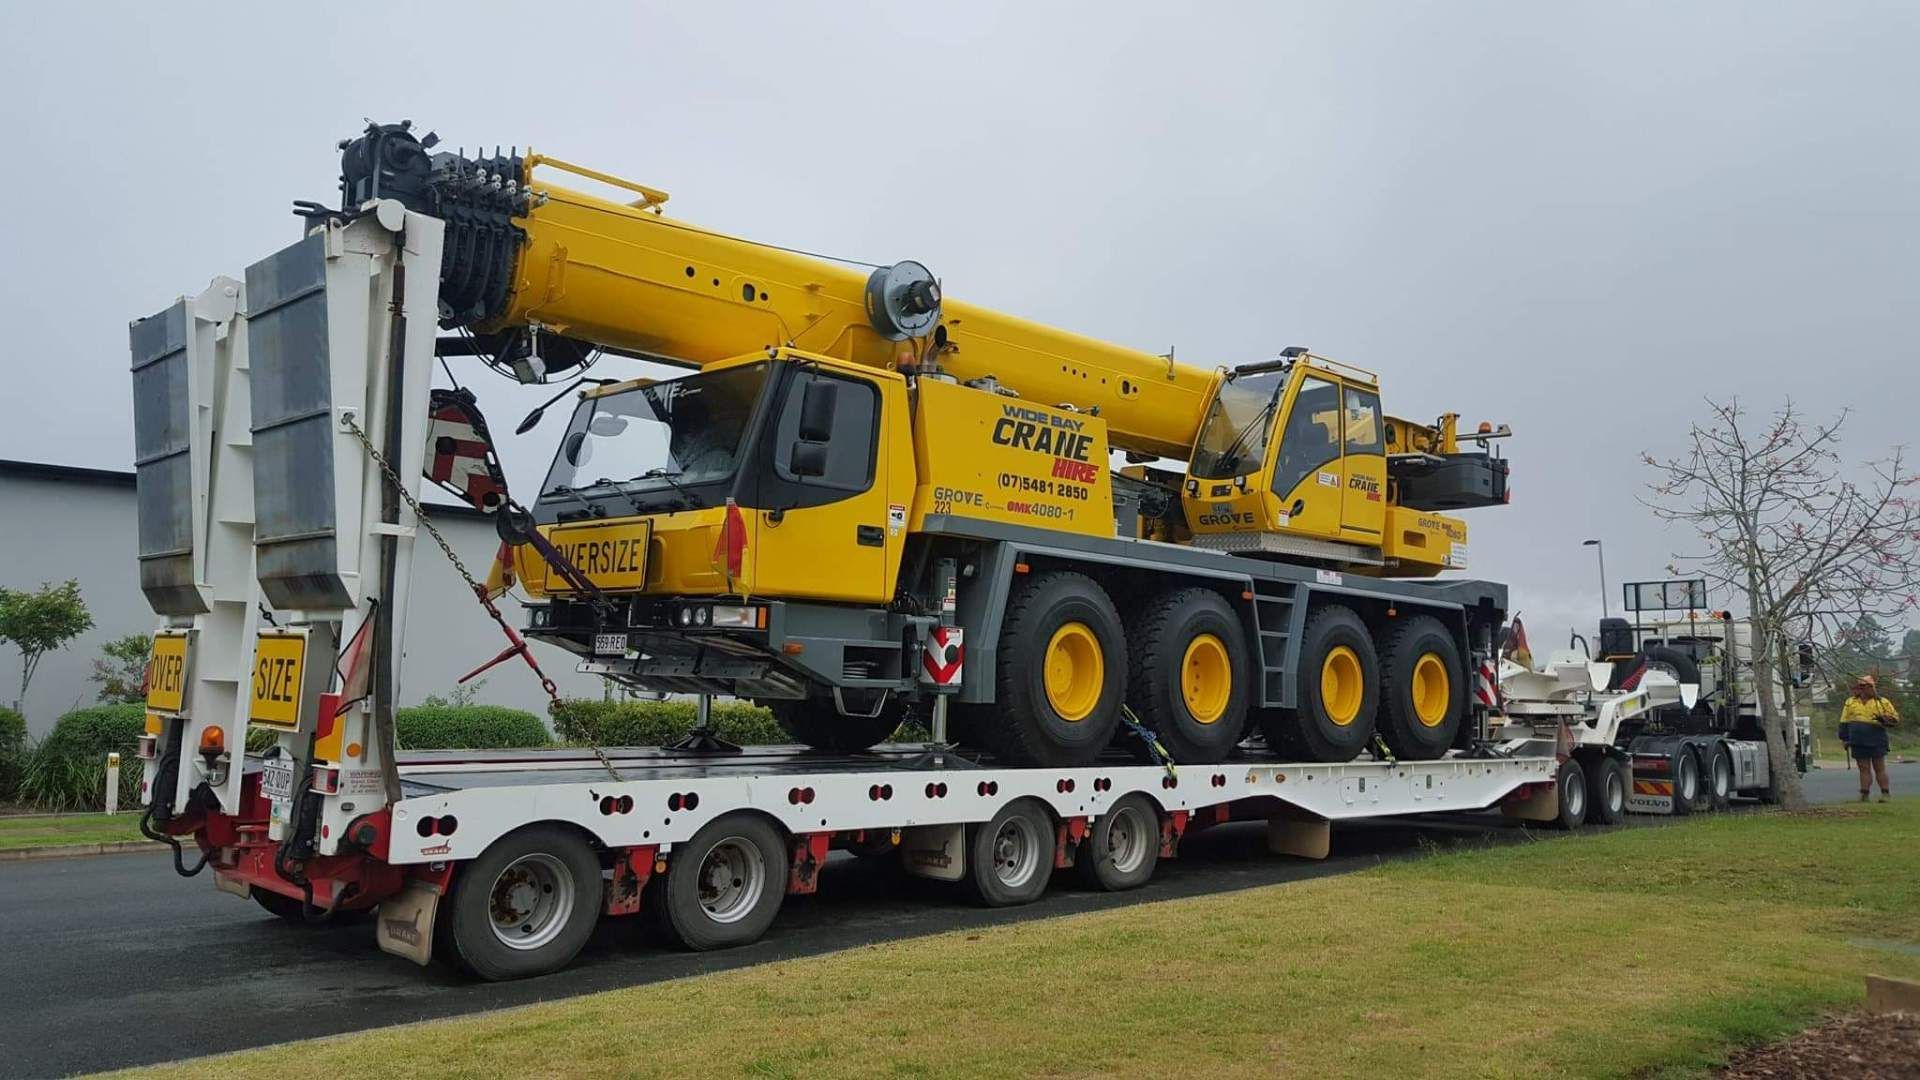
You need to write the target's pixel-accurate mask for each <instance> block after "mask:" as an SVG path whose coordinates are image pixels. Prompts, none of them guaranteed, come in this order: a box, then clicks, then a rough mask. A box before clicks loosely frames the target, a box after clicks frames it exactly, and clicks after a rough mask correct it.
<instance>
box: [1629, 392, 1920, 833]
mask: <svg viewBox="0 0 1920 1080" xmlns="http://www.w3.org/2000/svg"><path fill="white" fill-rule="evenodd" d="M1706 404H1707V411H1708V413H1709V415H1710V420H1709V421H1708V422H1707V423H1706V424H1705V425H1702V424H1694V425H1693V427H1692V430H1691V431H1690V432H1689V433H1688V440H1687V447H1686V449H1685V450H1684V451H1682V452H1681V453H1680V454H1679V455H1677V456H1674V457H1671V458H1667V459H1664V460H1662V459H1658V458H1655V457H1654V456H1652V455H1651V454H1648V455H1644V456H1643V460H1644V461H1645V463H1646V464H1647V465H1648V466H1650V467H1652V468H1653V469H1654V470H1655V471H1656V472H1657V473H1658V474H1659V478H1658V479H1656V480H1655V481H1654V482H1653V483H1652V484H1651V485H1650V486H1651V489H1652V493H1653V498H1652V500H1651V501H1650V503H1649V505H1650V506H1651V507H1652V509H1653V512H1654V513H1655V514H1656V515H1658V516H1659V517H1660V518H1662V519H1663V520H1666V521H1669V522H1683V523H1685V524H1686V525H1688V526H1690V527H1691V528H1692V529H1693V530H1694V531H1695V532H1696V533H1697V534H1698V535H1699V537H1700V540H1701V541H1702V542H1703V544H1704V550H1703V551H1701V552H1699V553H1698V554H1693V555H1681V556H1679V557H1678V558H1679V561H1680V562H1681V563H1682V564H1684V565H1686V566H1687V567H1688V568H1689V569H1691V570H1693V571H1694V572H1696V573H1699V574H1702V575H1704V576H1705V577H1706V578H1707V579H1708V580H1709V582H1710V583H1712V584H1714V585H1717V586H1719V587H1722V588H1725V589H1727V590H1729V591H1731V592H1732V593H1733V594H1734V595H1736V596H1739V597H1742V598H1744V599H1745V600H1746V605H1747V612H1748V616H1749V618H1750V619H1751V620H1752V626H1753V657H1752V661H1753V683H1754V696H1755V698H1756V699H1757V700H1758V702H1759V706H1760V715H1761V720H1762V724H1763V726H1764V727H1765V729H1766V735H1767V758H1768V763H1769V764H1770V765H1771V767H1772V772H1773V775H1774V776H1775V777H1777V778H1778V780H1777V783H1778V785H1779V786H1778V791H1779V794H1780V798H1781V801H1782V802H1783V803H1785V804H1786V805H1787V806H1789V807H1799V806H1804V805H1805V798H1804V796H1803V795H1802V794H1801V791H1800V776H1799V773H1798V772H1797V771H1796V770H1795V769H1794V767H1793V741H1794V740H1793V731H1792V724H1793V711H1794V710H1793V680H1792V678H1791V672H1792V671H1793V665H1792V662H1791V661H1792V656H1791V653H1792V650H1793V643H1794V641H1795V640H1796V639H1797V638H1815V639H1825V640H1828V641H1833V640H1838V639H1839V637H1840V635H1841V634H1842V633H1843V632H1844V631H1845V630H1847V629H1848V628H1851V627H1852V626H1854V625H1855V624H1857V623H1858V622H1859V620H1860V618H1861V617H1862V616H1871V617H1873V618H1874V619H1877V620H1879V621H1880V622H1882V623H1893V622H1897V621H1900V620H1903V619H1904V618H1905V617H1906V616H1907V615H1908V614H1910V613H1911V612H1913V611H1914V610H1916V609H1917V608H1920V601H1917V600H1916V597H1915V591H1916V588H1920V502H1916V501H1915V499H1914V498H1913V496H1914V495H1915V494H1916V493H1917V492H1916V485H1917V484H1920V478H1917V477H1915V475H1914V474H1913V473H1911V472H1909V471H1908V469H1907V466H1906V462H1905V456H1904V451H1903V450H1902V448H1899V447H1895V448H1893V449H1892V450H1890V451H1888V453H1887V454H1886V456H1884V457H1882V458H1879V459H1877V460H1873V461H1867V462H1864V463H1861V464H1859V465H1854V466H1849V465H1848V464H1847V463H1845V462H1843V461H1842V459H1841V457H1840V453H1839V449H1840V441H1841V440H1840V432H1841V429H1842V427H1843V426H1844V425H1845V423H1846V420H1847V413H1846V412H1845V411H1844V410H1843V411H1842V412H1841V413H1840V414H1839V415H1838V416H1836V417H1834V418H1833V419H1832V420H1830V421H1826V422H1823V423H1819V422H1810V421H1808V420H1806V419H1805V418H1804V417H1802V415H1801V414H1800V413H1799V412H1798V411H1797V410H1795V408H1794V406H1793V403H1792V402H1788V403H1787V404H1785V405H1783V406H1781V408H1780V409H1779V410H1778V411H1776V412H1775V413H1773V415H1772V416H1771V417H1768V418H1766V419H1765V420H1764V421H1763V422H1759V423H1756V422H1755V421H1756V419H1757V418H1755V417H1753V416H1751V415H1749V414H1748V413H1747V412H1746V411H1745V410H1743V409H1742V408H1741V407H1740V402H1739V399H1737V398H1735V399H1732V400H1729V401H1727V402H1725V403H1724V404H1723V403H1721V402H1716V401H1713V400H1711V399H1709V400H1708V401H1707V403H1706ZM1776 690H1777V693H1776V692H1775V691H1776ZM1783 705H1784V708H1783Z"/></svg>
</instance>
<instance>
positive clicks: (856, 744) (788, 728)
mask: <svg viewBox="0 0 1920 1080" xmlns="http://www.w3.org/2000/svg"><path fill="white" fill-rule="evenodd" d="M765 704H766V706H767V711H769V712H771V713H773V722H774V723H776V724H778V725H780V730H781V731H784V732H786V733H787V734H788V735H791V736H792V737H793V738H794V739H796V740H798V741H800V742H803V743H805V744H807V745H808V746H811V747H813V748H814V749H816V750H833V751H836V752H839V753H851V752H853V751H857V750H865V749H867V748H868V747H870V746H874V745H877V744H879V743H883V742H886V741H887V736H889V735H892V734H893V732H894V729H896V728H898V727H899V726H900V721H901V718H902V715H903V713H904V712H905V707H904V706H903V705H902V703H901V702H900V700H899V699H898V698H895V699H893V700H891V701H888V702H887V703H886V705H885V706H884V707H882V708H881V710H880V715H879V716H841V715H840V710H839V709H837V708H835V707H834V704H833V699H832V698H822V697H808V698H803V699H798V700H795V699H792V698H785V699H769V700H768V701H767V702H766V703H765Z"/></svg>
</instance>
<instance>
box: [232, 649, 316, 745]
mask: <svg viewBox="0 0 1920 1080" xmlns="http://www.w3.org/2000/svg"><path fill="white" fill-rule="evenodd" d="M306 656H307V639H306V636H305V635H304V634H261V635H260V638H259V640H258V641H256V642H255V643H254V647H253V703H252V706H251V708H249V710H248V712H247V716H248V718H249V719H250V720H252V721H253V722H254V723H256V724H262V725H265V726H267V727H275V728H284V729H286V730H288V731H292V730H294V729H296V728H298V727H299V726H300V675H301V672H300V668H301V665H302V664H303V663H304V662H305V661H306Z"/></svg>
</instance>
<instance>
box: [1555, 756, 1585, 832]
mask: <svg viewBox="0 0 1920 1080" xmlns="http://www.w3.org/2000/svg"><path fill="white" fill-rule="evenodd" d="M1554 784H1555V785H1556V786H1557V787H1558V788H1559V789H1560V800H1559V802H1560V816H1559V817H1556V818H1554V820H1553V825H1554V827H1555V828H1557V829H1565V830H1566V831H1568V832H1572V831H1573V830H1575V829H1578V828H1579V827H1580V826H1582V825H1585V824H1586V823H1587V771H1586V770H1585V769H1583V768H1581V767H1580V762H1578V761H1576V760H1574V759H1573V758H1568V759H1567V760H1565V761H1563V762H1561V763H1560V772H1559V774H1558V775H1556V776H1555V777H1554Z"/></svg>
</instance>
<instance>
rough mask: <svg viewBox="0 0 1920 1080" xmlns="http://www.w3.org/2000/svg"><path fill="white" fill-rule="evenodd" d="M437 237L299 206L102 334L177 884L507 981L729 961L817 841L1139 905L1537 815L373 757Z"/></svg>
mask: <svg viewBox="0 0 1920 1080" xmlns="http://www.w3.org/2000/svg"><path fill="white" fill-rule="evenodd" d="M441 238H442V223H441V222H440V221H439V220H437V219H435V218H433V217H430V216H427V215H422V214H418V213H414V212H411V211H408V210H406V209H405V208H403V207H402V206H400V205H399V204H398V203H394V202H381V203H378V204H371V205H369V206H368V207H366V208H365V209H363V210H362V211H361V212H359V213H357V214H353V215H321V214H316V216H315V220H314V223H313V227H312V229H311V231H310V232H309V233H308V235H307V237H306V238H305V239H303V240H301V241H300V242H298V243H296V244H295V245H293V246H292V247H289V248H287V249H285V250H283V251H281V252H279V253H276V254H275V255H273V256H270V257H269V258H267V259H265V260H263V261H262V262H260V263H258V264H255V265H254V266H253V267H250V268H249V269H248V270H247V272H246V274H245V277H244V280H235V279H230V278H221V279H217V280H215V281H214V283H213V285H212V286H211V287H210V288H208V289H207V290H206V291H205V292H203V293H201V294H199V295H198V296H194V297H186V298H182V299H181V300H180V301H178V302H177V303H175V304H174V305H172V306H170V307H169V308H167V309H166V310H164V311H162V312H160V313H158V314H157V315H154V316H152V317H150V318H148V319H143V320H140V321H139V322H136V323H135V324H134V325H133V328H132V331H131V337H132V345H133V357H134V359H133V368H134V381H135V390H136V402H137V407H136V428H137V431H136V447H137V449H136V456H137V464H138V474H139V504H140V511H141V513H140V551H141V583H142V587H143V590H144V591H145V592H146V594H147V596H148V598H149V601H150V603H151V604H152V606H153V607H154V609H155V610H156V612H158V613H159V614H160V615H161V617H162V623H161V625H160V627H159V629H158V632H157V635H156V636H157V644H156V647H155V659H154V665H153V669H152V672H153V674H152V677H151V678H150V682H149V702H148V704H149V710H150V712H149V717H148V726H147V732H146V734H145V735H144V736H143V737H142V740H141V743H142V745H141V756H142V757H143V758H144V792H145V800H144V801H146V802H147V803H148V815H147V817H146V818H145V819H144V820H143V826H144V827H145V828H146V829H147V830H148V832H149V834H150V835H153V836H155V837H156V838H161V839H166V840H168V841H169V842H171V843H172V844H173V845H174V853H175V862H176V868H177V869H178V870H180V872H182V873H194V872H198V871H199V870H200V869H209V870H211V872H212V874H213V877H214V879H215V881H216V882H217V883H218V885H219V887H220V888H221V889H223V890H226V891H229V892H233V893H236V894H238V895H242V896H251V897H252V898H253V899H254V900H256V901H257V902H259V903H260V904H261V905H262V906H263V907H265V908H267V909H268V910H270V911H272V912H274V913H275V914H278V915H280V916H282V917H285V918H289V919H310V918H324V917H329V916H331V915H334V914H338V913H342V912H352V911H365V910H369V909H373V908H377V909H378V911H379V918H378V922H377V926H378V940H379V943H380V945H381V947H382V948H384V949H386V950H388V951H390V952H394V953H397V954H400V955H404V956H408V957H410V958H412V959H414V960H416V961H419V962H422V963H425V962H427V961H428V960H429V959H430V958H432V957H434V956H435V955H439V956H441V957H443V958H446V959H450V960H452V961H453V962H456V963H457V964H459V965H461V966H463V967H465V968H466V969H467V970H469V971H470V972H473V973H474V974H477V975H479V976H481V977H485V978H512V977H517V976H523V975H530V974H537V973H540V972H545V971H551V970H554V969H556V968H558V967H561V966H563V965H564V964H566V963H567V962H568V961H569V960H571V959H572V957H573V956H574V954H575V953H576V952H577V951H578V950H579V948H580V947H581V945H582V944H583V943H584V942H585V941H586V939H587V937H588V935H589V934H590V933H591V931H592V929H593V927H594V925H595V924H596V923H597V921H598V919H599V918H600V917H601V916H602V915H627V914H633V913H635V912H638V911H639V910H641V908H642V906H643V905H644V906H648V907H654V908H657V910H658V913H659V914H660V915H661V916H662V922H663V923H664V925H665V926H666V927H667V929H668V930H669V931H670V932H671V933H672V934H673V935H674V936H675V937H677V938H678V939H679V940H680V941H682V942H683V943H685V944H686V945H688V946H690V947H693V948H716V947H722V946H727V945H734V944H740V943H743V942H746V941H751V940H753V939H754V938H755V937H757V936H758V935H759V934H760V933H761V932H763V931H764V930H765V929H766V927H767V925H768V924H769V923H770V922H771V921H772V919H773V917H774V915H775V913H776V912H777V910H778V908H779V906H780V903H781V900H782V898H783V897H784V896H785V895H786V894H788V893H792V892H809V891H811V890H812V889H813V888H814V884H815V880H816V877H815V875H816V873H817V871H818V869H819V867H820V866H821V864H822V863H823V862H824V860H825V859H826V858H827V855H828V852H829V851H830V850H833V849H835V848H854V849H861V850H870V849H872V848H874V847H882V846H884V847H891V846H896V845H897V847H898V848H899V849H900V851H901V852H902V856H901V857H902V859H903V862H904V865H905V867H906V868H907V869H908V870H909V871H910V872H912V873H916V874H920V875H924V876H927V877H932V878H941V879H947V880H952V881H955V882H960V883H963V884H964V886H965V887H966V888H967V889H968V890H969V891H970V892H971V893H972V894H973V895H974V896H975V897H976V898H977V899H978V900H980V901H981V902H982V903H985V904H989V905H1007V904H1018V903H1024V902H1027V901H1031V900H1033V899H1035V898H1036V897H1038V896H1039V895H1040V893H1041V892H1042V891H1043V890H1044V889H1045V888H1046V885H1047V882H1048V878H1049V876H1050V874H1051V872H1052V871H1053V870H1054V869H1055V868H1058V867H1064V866H1077V867H1078V868H1079V869H1080V870H1081V871H1082V872H1083V873H1084V874H1086V876H1087V877H1088V878H1089V879H1090V880H1091V881H1092V882H1093V883H1095V884H1096V885H1098V886H1101V887H1105V888H1110V889H1124V888H1130V887H1134V886H1137V885H1140V884H1142V883H1143V882H1145V881H1146V880H1147V878H1148V876H1149V875H1150V874H1151V873H1152V871H1153V868H1154V865H1155V862H1156V861H1157V860H1158V859H1160V858H1163V857H1167V856H1171V855H1173V854H1174V853H1175V851H1176V849H1177V846H1178V843H1179V840H1180V838H1181V836H1182V835H1183V834H1184V833H1186V832H1188V831H1191V830H1193V829H1195V828H1200V827H1204V826H1207V825H1212V824H1216V823H1219V822H1223V821H1227V820H1232V819H1246V818H1254V819H1264V820H1267V821H1269V822H1271V825H1270V836H1271V842H1272V846H1273V847H1274V848H1275V849H1276V850H1280V851H1285V852H1290V853H1293V854H1297V855H1303V856H1308V857H1318V856H1323V855H1325V854H1326V848H1327V842H1328V825H1329V823H1330V822H1334V821H1343V820H1351V819H1357V818H1366V817H1377V816H1384V815H1401V814H1422V813H1431V812H1443V811H1453V812H1457V811H1467V810H1478V809H1485V808H1490V807H1494V806H1497V805H1500V804H1501V803H1503V802H1505V801H1513V800H1526V802H1527V804H1528V805H1529V806H1531V807H1538V806H1539V805H1540V804H1541V800H1542V799H1543V798H1544V799H1546V800H1548V801H1549V802H1550V801H1551V800H1553V798H1554V796H1555V790H1554V786H1553V781H1554V779H1555V777H1556V775H1557V772H1558V770H1559V769H1560V767H1561V761H1562V760H1563V759H1564V754H1556V752H1555V743H1554V741H1553V740H1551V739H1541V738H1530V739H1521V740H1516V741H1512V742H1510V743H1508V744H1507V745H1505V746H1503V747H1501V748H1498V749H1493V748H1487V747H1484V746H1483V747H1482V748H1481V749H1479V750H1477V751H1468V752H1461V751H1456V752H1454V753H1452V754H1450V755H1449V756H1447V757H1445V758H1442V759H1440V760H1433V761H1419V762H1394V761H1391V760H1369V761H1355V762H1350V763H1344V764H1299V763H1290V762H1287V761H1283V760H1277V759H1272V758H1267V757H1263V756H1260V755H1258V754H1240V755H1238V756H1236V757H1235V758H1234V759H1232V760H1230V761H1228V762H1226V763H1223V764H1219V765H1210V766H1185V767H1181V768H1179V769H1178V770H1177V771H1176V770H1174V769H1171V768H1168V767H1163V766H1157V765H1152V764H1139V763H1138V762H1137V761H1136V760H1134V759H1132V758H1130V757H1128V756H1126V755H1125V754H1121V753H1118V752H1116V753H1114V754H1112V755H1111V760H1110V761H1108V760H1103V761H1101V762H1099V763H1096V764H1095V765H1093V766H1090V767H1076V768H1009V767H995V766H993V765H991V764H989V765H986V766H979V765H977V764H975V763H971V762H958V761H955V760H953V759H951V758H943V757H942V754H943V753H944V750H943V748H939V747H933V748H929V747H925V746H912V747H898V746H887V747H880V748H877V749H876V750H874V751H872V752H867V753H861V754H853V755H834V754H828V753H822V752H819V751H807V750H803V749H801V748H798V747H785V748H763V749H755V750H749V751H745V752H738V753H731V754H727V753H699V752H689V751H673V750H659V749H611V750H605V751H602V750H599V749H592V748H589V749H551V750H531V751H495V752H428V753H401V752H399V751H397V749H396V745H397V744H396V740H395V738H394V733H393V724H392V710H393V706H394V703H395V699H396V693H397V689H398V686H397V678H398V670H399V655H398V654H399V648H398V642H399V641H400V629H401V628H402V627H403V626H404V623H405V619H406V618H407V611H406V604H407V597H408V588H407V584H408V575H409V573H410V568H411V566H412V563H413V559H412V555H413V546H414V544H415V543H416V542H417V534H418V533H419V532H420V531H425V530H428V529H429V528H430V526H429V525H428V524H427V523H423V521H422V520H421V519H420V516H419V515H418V513H416V511H415V509H414V500H415V499H416V498H417V495H418V491H419V486H420V479H421V473H422V464H423V460H424V459H425V457H426V451H425V445H426V443H427V441H428V437H429V421H428V413H429V409H428V402H429V389H430V387H429V382H430V375H431V372H432V370H433V368H434V366H435V363H436V357H435V321H436V315H437V313H438V309H437V299H436V295H435V287H436V281H437V275H438V273H439V270H440V266H441V251H440V246H441ZM376 447H377V450H376ZM376 453H377V454H378V455H379V457H378V458H376V456H375V455H376ZM382 459H384V461H386V462H390V463H391V466H392V467H391V469H390V470H388V469H386V468H384V467H383V465H382ZM420 614H421V613H418V612H416V613H415V617H416V618H417V617H419V616H420ZM433 614H434V616H435V617H440V618H445V617H465V614H464V613H451V612H436V613H433ZM502 626H503V628H504V626H505V624H504V623H503V624H502ZM508 635H509V637H510V638H512V640H513V641H514V643H515V644H516V645H517V644H518V638H517V636H515V635H514V634H513V633H512V631H511V630H508ZM1481 674H1482V677H1483V683H1482V690H1483V691H1484V692H1483V694H1482V700H1483V702H1484V701H1486V700H1490V696H1491V681H1490V678H1489V677H1490V676H1491V672H1490V671H1484V672H1482V673H1481ZM262 740H264V741H266V743H267V744H268V745H265V746H264V747H262V746H261V745H260V742H261V741H262ZM194 848H197V849H198V850H197V851H195V850H193V849H194ZM189 859H191V860H193V861H192V863H191V864H190V863H189Z"/></svg>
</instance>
